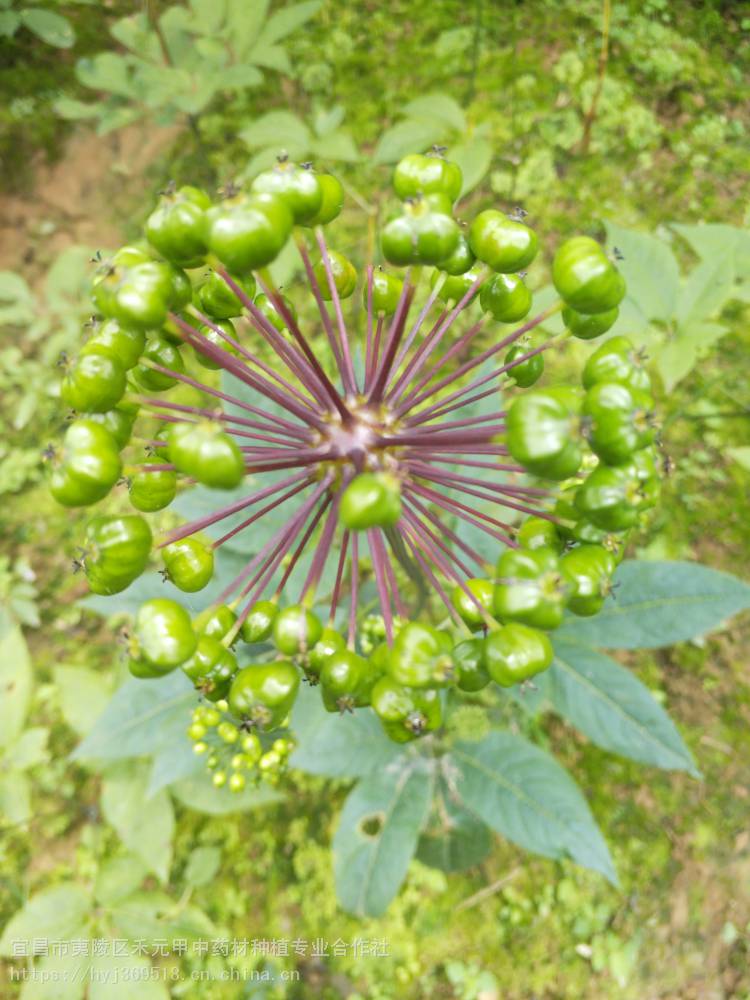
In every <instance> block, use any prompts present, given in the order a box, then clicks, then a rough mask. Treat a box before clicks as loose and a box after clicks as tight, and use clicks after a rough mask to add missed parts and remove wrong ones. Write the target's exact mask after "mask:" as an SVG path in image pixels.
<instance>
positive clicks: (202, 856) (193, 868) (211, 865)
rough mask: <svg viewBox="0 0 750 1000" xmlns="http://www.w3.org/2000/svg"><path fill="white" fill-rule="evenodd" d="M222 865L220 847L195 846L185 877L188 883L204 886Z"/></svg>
mask: <svg viewBox="0 0 750 1000" xmlns="http://www.w3.org/2000/svg"><path fill="white" fill-rule="evenodd" d="M220 867H221V850H220V848H218V847H195V848H194V849H193V850H192V851H191V852H190V857H189V858H188V863H187V864H186V865H185V873H184V876H183V877H184V879H185V883H186V884H187V885H192V886H196V887H199V886H202V885H208V883H209V882H210V881H211V880H212V879H213V878H214V876H215V875H216V873H217V872H218V870H219V868H220Z"/></svg>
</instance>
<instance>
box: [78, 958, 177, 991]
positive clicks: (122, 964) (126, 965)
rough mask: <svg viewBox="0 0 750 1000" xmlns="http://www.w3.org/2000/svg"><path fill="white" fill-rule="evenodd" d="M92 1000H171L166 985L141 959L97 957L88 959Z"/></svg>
mask: <svg viewBox="0 0 750 1000" xmlns="http://www.w3.org/2000/svg"><path fill="white" fill-rule="evenodd" d="M88 962H89V963H90V970H87V972H88V975H89V977H90V979H91V986H90V989H89V992H88V993H87V997H88V1000H169V990H168V988H167V985H166V983H165V982H164V981H163V980H162V979H161V978H160V977H159V976H158V975H154V974H153V973H154V972H155V970H154V969H153V967H152V966H151V963H150V962H149V961H148V959H147V958H142V957H141V956H140V955H135V954H126V955H125V957H124V958H120V957H119V955H111V954H105V955H95V956H93V958H91V959H88Z"/></svg>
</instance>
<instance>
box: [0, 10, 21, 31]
mask: <svg viewBox="0 0 750 1000" xmlns="http://www.w3.org/2000/svg"><path fill="white" fill-rule="evenodd" d="M20 25H21V18H20V17H19V16H18V14H17V13H16V12H15V11H14V10H3V11H0V38H12V37H13V35H15V33H16V32H17V31H18V29H19V27H20Z"/></svg>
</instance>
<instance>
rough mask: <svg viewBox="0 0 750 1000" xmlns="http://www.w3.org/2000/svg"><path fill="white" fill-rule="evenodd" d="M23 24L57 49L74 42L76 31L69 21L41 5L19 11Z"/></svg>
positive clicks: (67, 47)
mask: <svg viewBox="0 0 750 1000" xmlns="http://www.w3.org/2000/svg"><path fill="white" fill-rule="evenodd" d="M19 16H20V18H21V22H22V23H23V25H24V26H25V27H26V28H28V29H29V31H31V32H33V34H35V35H36V36H37V38H41V40H42V41H43V42H46V43H47V45H53V46H54V47H55V48H57V49H69V48H70V47H71V46H72V45H73V44H75V40H76V33H75V31H74V30H73V25H72V24H71V23H70V21H69V20H68V19H67V18H66V17H63V16H62V14H56V13H55V12H54V11H53V10H44V9H43V8H42V7H24V8H22V9H21V11H20V12H19Z"/></svg>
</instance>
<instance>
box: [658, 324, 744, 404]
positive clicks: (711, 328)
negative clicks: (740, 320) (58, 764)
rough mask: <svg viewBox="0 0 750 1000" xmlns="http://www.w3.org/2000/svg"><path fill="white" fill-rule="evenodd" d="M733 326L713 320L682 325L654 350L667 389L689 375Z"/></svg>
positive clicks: (668, 390) (670, 388) (669, 389)
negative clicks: (713, 345)
mask: <svg viewBox="0 0 750 1000" xmlns="http://www.w3.org/2000/svg"><path fill="white" fill-rule="evenodd" d="M728 332H729V328H728V327H726V326H722V324H721V323H712V322H710V321H709V320H702V321H696V322H695V323H694V324H693V325H691V326H686V327H681V328H679V329H678V330H677V331H676V332H675V334H674V335H673V336H671V337H670V338H669V339H668V340H666V341H665V342H664V343H662V345H661V347H659V348H658V349H657V350H656V351H655V352H654V361H655V364H656V369H657V371H658V372H659V376H660V378H661V380H662V382H663V383H664V388H665V390H666V391H667V392H671V391H672V390H673V389H674V387H675V386H676V385H677V384H678V383H679V382H681V381H682V379H684V378H685V376H686V375H688V374H689V373H690V372H691V371H692V370H693V368H694V367H695V365H696V364H697V362H698V360H699V359H700V358H701V357H703V356H704V355H705V354H707V353H708V351H709V350H710V348H711V345H712V344H715V343H716V341H717V340H720V339H721V338H722V337H723V336H724V334H725V333H728Z"/></svg>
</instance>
